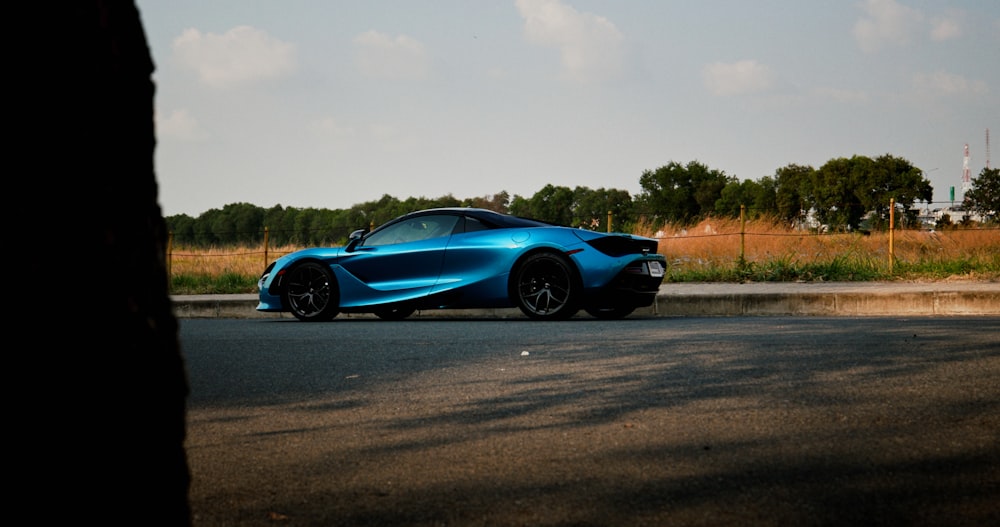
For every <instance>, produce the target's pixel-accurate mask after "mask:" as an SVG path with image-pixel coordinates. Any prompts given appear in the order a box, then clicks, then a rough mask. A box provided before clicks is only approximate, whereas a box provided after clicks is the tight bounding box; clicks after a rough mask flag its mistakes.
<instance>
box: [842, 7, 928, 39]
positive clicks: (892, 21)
mask: <svg viewBox="0 0 1000 527" xmlns="http://www.w3.org/2000/svg"><path fill="white" fill-rule="evenodd" d="M862 8H863V9H864V11H865V13H866V14H867V17H863V18H861V19H860V20H858V21H857V22H856V23H855V24H854V38H855V39H856V40H857V41H858V45H859V46H860V47H861V49H862V50H863V51H865V52H872V51H875V50H877V49H879V48H880V47H882V45H883V44H888V45H903V44H906V43H908V42H909V41H910V39H911V38H912V36H913V34H914V33H915V32H918V31H919V30H920V24H921V23H922V21H923V18H924V17H923V14H921V13H920V11H918V10H916V9H911V8H909V7H906V6H904V5H902V4H900V3H899V2H896V1H895V0H865V2H864V4H863V7H862Z"/></svg>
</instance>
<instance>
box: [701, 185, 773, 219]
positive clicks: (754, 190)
mask: <svg viewBox="0 0 1000 527" xmlns="http://www.w3.org/2000/svg"><path fill="white" fill-rule="evenodd" d="M741 208H744V213H745V217H747V218H757V217H760V216H763V215H766V214H773V213H774V211H775V185H774V180H773V179H771V178H769V177H764V178H762V179H761V180H760V181H759V182H758V181H752V180H749V179H747V180H744V181H743V182H742V183H740V182H736V181H735V180H734V181H730V182H729V183H728V184H726V186H725V187H723V189H722V195H721V196H720V197H719V199H718V200H716V202H715V214H717V215H719V216H723V217H730V218H739V217H740V209H741Z"/></svg>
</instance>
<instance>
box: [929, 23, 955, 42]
mask: <svg viewBox="0 0 1000 527" xmlns="http://www.w3.org/2000/svg"><path fill="white" fill-rule="evenodd" d="M961 32H962V27H961V24H960V23H959V20H958V18H957V17H938V18H935V19H934V21H933V22H932V23H931V38H932V39H933V40H935V41H938V42H940V41H943V40H951V39H953V38H958V37H959V36H960V35H961Z"/></svg>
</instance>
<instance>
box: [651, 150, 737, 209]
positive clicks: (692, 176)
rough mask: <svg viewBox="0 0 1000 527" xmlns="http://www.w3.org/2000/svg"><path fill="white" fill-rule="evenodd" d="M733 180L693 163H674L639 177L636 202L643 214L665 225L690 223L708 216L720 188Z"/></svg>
mask: <svg viewBox="0 0 1000 527" xmlns="http://www.w3.org/2000/svg"><path fill="white" fill-rule="evenodd" d="M731 181H735V178H730V177H729V176H726V173H725V172H722V171H719V170H711V169H709V168H708V167H707V166H705V165H704V164H702V163H699V162H697V161H691V162H690V163H688V164H687V165H686V166H685V165H681V164H680V163H677V162H675V161H671V162H670V163H669V164H667V165H665V166H662V167H660V168H658V169H656V170H646V171H644V172H643V173H642V175H641V176H640V177H639V185H640V186H641V187H642V189H643V190H642V192H641V193H640V194H639V197H638V199H637V201H638V204H639V206H640V207H641V208H642V209H643V212H646V213H648V214H652V215H653V216H654V218H655V219H657V220H660V221H667V222H677V223H693V222H695V221H697V220H699V219H701V218H704V217H706V216H708V215H709V214H711V213H712V212H713V211H714V210H715V202H716V201H717V200H718V199H719V198H720V197H721V196H722V189H723V188H725V186H726V184H728V183H730V182H731Z"/></svg>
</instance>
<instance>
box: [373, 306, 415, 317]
mask: <svg viewBox="0 0 1000 527" xmlns="http://www.w3.org/2000/svg"><path fill="white" fill-rule="evenodd" d="M414 311H416V309H413V308H412V307H405V306H395V307H386V308H382V309H377V310H375V316H377V317H378V318H381V319H382V320H403V319H404V318H406V317H408V316H410V315H412V314H413V312H414Z"/></svg>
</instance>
